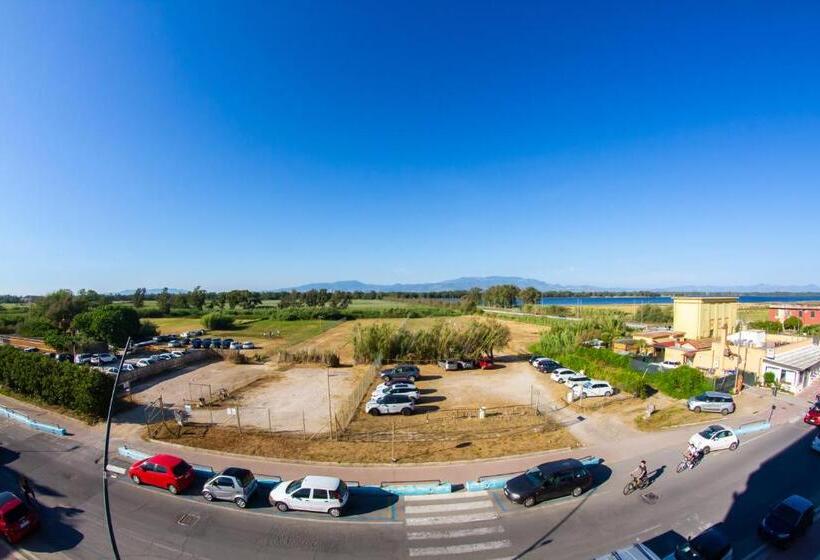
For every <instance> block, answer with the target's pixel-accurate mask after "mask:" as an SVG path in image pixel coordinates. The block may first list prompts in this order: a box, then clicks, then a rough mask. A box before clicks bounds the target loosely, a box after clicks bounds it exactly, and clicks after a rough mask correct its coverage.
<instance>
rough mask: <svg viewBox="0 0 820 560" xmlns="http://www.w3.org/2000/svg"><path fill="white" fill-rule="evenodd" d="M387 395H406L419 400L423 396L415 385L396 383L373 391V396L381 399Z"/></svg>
mask: <svg viewBox="0 0 820 560" xmlns="http://www.w3.org/2000/svg"><path fill="white" fill-rule="evenodd" d="M385 395H406V396H408V397H410V398H411V399H412V400H414V401H417V400H418V399H419V397H420V396H421V394H420V393H419V390H418V389H417V388H416V386H415V385H409V384H403V383H396V384H395V385H391V386H390V387H385V388H383V389H376V390H375V391H373V395H372V398H374V399H379V398H381V397H383V396H385Z"/></svg>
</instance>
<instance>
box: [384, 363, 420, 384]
mask: <svg viewBox="0 0 820 560" xmlns="http://www.w3.org/2000/svg"><path fill="white" fill-rule="evenodd" d="M379 375H380V376H381V378H382V379H384V380H385V381H387V380H388V379H393V378H394V377H404V378H405V379H408V380H409V381H410V382H411V383H415V382H416V379H418V378H419V377H421V371H420V370H419V368H418V367H416V366H414V365H410V364H401V365H398V366H396V367H394V368H392V369H386V370H383V371H382V372H381V373H380V374H379Z"/></svg>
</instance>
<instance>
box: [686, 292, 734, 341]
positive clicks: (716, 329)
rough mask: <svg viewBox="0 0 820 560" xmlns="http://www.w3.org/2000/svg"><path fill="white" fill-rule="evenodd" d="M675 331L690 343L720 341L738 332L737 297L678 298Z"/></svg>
mask: <svg viewBox="0 0 820 560" xmlns="http://www.w3.org/2000/svg"><path fill="white" fill-rule="evenodd" d="M673 301H674V305H673V308H672V313H673V324H672V328H673V330H676V331H680V332H682V333H684V337H685V338H686V339H687V340H688V339H693V340H697V339H702V338H720V337H723V336H726V335H728V334H731V333H733V332H735V329H736V326H737V298H736V297H689V296H687V297H675V298H674V300H673Z"/></svg>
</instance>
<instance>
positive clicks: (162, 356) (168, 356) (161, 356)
mask: <svg viewBox="0 0 820 560" xmlns="http://www.w3.org/2000/svg"><path fill="white" fill-rule="evenodd" d="M157 358H159V359H160V360H173V359H174V357H173V356H172V355H171V354H157Z"/></svg>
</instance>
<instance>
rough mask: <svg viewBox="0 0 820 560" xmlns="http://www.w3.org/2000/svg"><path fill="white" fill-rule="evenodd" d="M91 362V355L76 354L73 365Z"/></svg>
mask: <svg viewBox="0 0 820 560" xmlns="http://www.w3.org/2000/svg"><path fill="white" fill-rule="evenodd" d="M89 362H91V354H77V355H76V356H74V363H75V364H87V363H89Z"/></svg>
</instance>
